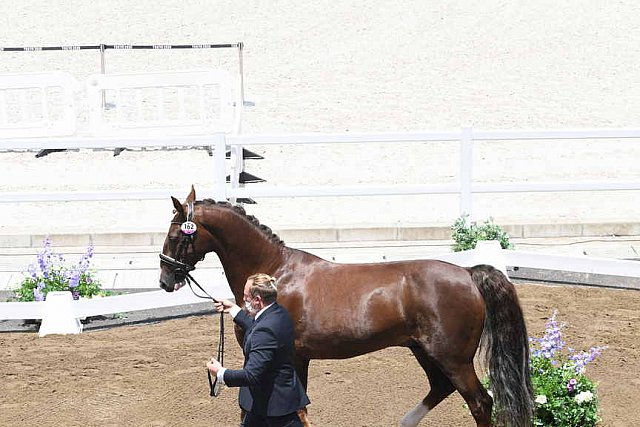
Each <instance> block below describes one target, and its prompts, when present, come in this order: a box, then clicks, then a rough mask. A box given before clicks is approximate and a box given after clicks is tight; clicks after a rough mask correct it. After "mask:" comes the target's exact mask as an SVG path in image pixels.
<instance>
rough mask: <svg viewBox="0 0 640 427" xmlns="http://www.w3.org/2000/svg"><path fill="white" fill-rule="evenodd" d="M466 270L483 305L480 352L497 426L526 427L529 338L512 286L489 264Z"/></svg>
mask: <svg viewBox="0 0 640 427" xmlns="http://www.w3.org/2000/svg"><path fill="white" fill-rule="evenodd" d="M468 270H469V272H470V273H471V278H472V279H473V281H474V282H475V284H476V286H478V289H479V290H480V293H481V294H482V297H483V298H484V302H485V305H486V315H485V321H484V331H483V333H482V340H481V343H480V351H481V355H482V356H484V360H485V363H486V364H487V365H488V367H489V379H490V381H491V388H492V389H493V395H494V400H495V408H496V421H497V425H499V426H510V427H511V426H513V427H529V426H531V425H532V420H533V410H534V402H533V386H532V385H531V376H530V372H529V336H528V335H527V327H526V325H525V323H524V316H523V315H522V308H521V307H520V302H519V301H518V295H517V294H516V290H515V287H514V286H513V283H511V282H510V281H509V279H507V277H506V276H505V275H504V274H503V273H502V272H501V271H499V270H497V269H496V268H494V267H492V266H490V265H476V266H475V267H471V268H469V269H468Z"/></svg>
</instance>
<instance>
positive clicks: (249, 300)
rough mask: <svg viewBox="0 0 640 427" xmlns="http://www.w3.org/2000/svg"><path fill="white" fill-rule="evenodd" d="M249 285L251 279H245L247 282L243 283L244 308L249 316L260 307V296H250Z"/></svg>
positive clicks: (254, 313) (253, 314)
mask: <svg viewBox="0 0 640 427" xmlns="http://www.w3.org/2000/svg"><path fill="white" fill-rule="evenodd" d="M251 285H253V281H252V280H247V283H246V284H245V285H244V295H243V297H244V298H243V299H244V308H245V310H247V312H249V314H250V315H251V316H255V315H256V313H258V312H259V311H260V309H261V308H262V304H261V303H262V298H261V297H260V295H256V296H255V297H253V296H251Z"/></svg>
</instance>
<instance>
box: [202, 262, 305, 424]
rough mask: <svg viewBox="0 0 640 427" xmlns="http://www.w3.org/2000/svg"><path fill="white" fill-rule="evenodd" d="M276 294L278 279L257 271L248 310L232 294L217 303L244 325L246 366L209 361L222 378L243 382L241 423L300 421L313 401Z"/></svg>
mask: <svg viewBox="0 0 640 427" xmlns="http://www.w3.org/2000/svg"><path fill="white" fill-rule="evenodd" d="M277 296H278V288H277V286H276V280H275V279H274V278H273V277H271V276H269V275H267V274H262V273H259V274H254V275H252V276H250V277H249V278H248V279H247V283H246V285H245V287H244V304H245V310H246V311H245V310H242V309H241V308H240V307H239V306H237V305H236V304H234V303H232V302H231V301H228V300H223V301H220V302H217V303H214V307H215V309H216V310H217V311H218V312H222V311H224V312H225V313H229V314H230V315H231V316H232V317H233V321H234V322H235V323H236V324H238V325H239V326H240V327H241V328H242V329H243V330H244V342H243V351H244V368H242V369H240V370H231V369H226V368H224V367H222V365H220V363H219V362H218V361H217V360H215V359H213V358H212V359H211V360H210V361H209V362H208V363H207V368H208V369H209V371H211V373H212V374H214V375H216V377H217V378H218V381H222V382H223V383H224V384H226V385H227V386H229V387H240V398H239V400H240V407H241V408H242V409H243V410H244V411H246V415H245V417H244V420H243V421H242V424H241V426H243V427H276V426H277V427H285V426H287V427H292V426H299V427H302V423H301V422H300V419H299V418H298V414H297V411H298V409H301V408H303V407H305V406H307V405H308V404H309V398H308V397H307V394H306V393H305V391H304V387H303V386H302V384H301V383H300V379H299V378H298V375H297V374H296V372H295V370H294V362H293V358H294V351H295V349H294V344H293V342H294V331H293V323H292V322H291V318H290V317H289V313H287V311H286V310H285V308H284V307H282V306H280V305H279V304H278V303H277V302H276V297H277Z"/></svg>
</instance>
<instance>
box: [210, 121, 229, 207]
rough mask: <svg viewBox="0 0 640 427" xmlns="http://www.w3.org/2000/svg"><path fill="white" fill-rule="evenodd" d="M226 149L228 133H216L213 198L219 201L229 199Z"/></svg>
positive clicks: (214, 142)
mask: <svg viewBox="0 0 640 427" xmlns="http://www.w3.org/2000/svg"><path fill="white" fill-rule="evenodd" d="M226 151H227V139H226V135H225V134H224V133H216V134H215V135H214V141H213V198H214V199H215V200H217V201H219V202H225V201H227V183H226V181H227V174H226V169H225V155H226Z"/></svg>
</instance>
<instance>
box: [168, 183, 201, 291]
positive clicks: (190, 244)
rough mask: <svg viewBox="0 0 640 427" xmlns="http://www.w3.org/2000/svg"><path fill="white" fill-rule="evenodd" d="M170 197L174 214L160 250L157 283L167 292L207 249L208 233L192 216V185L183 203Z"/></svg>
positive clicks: (182, 279)
mask: <svg viewBox="0 0 640 427" xmlns="http://www.w3.org/2000/svg"><path fill="white" fill-rule="evenodd" d="M171 199H172V200H173V206H174V208H175V209H174V212H175V216H174V217H173V219H172V220H171V225H170V226H169V233H168V234H167V237H166V238H165V240H164V246H163V247H162V253H161V254H160V287H161V288H162V289H164V290H165V291H167V292H173V291H174V290H176V291H177V290H178V289H180V288H181V287H182V286H184V284H185V279H186V276H187V274H188V273H189V272H190V271H192V270H194V269H195V265H196V263H197V262H198V261H200V260H202V259H203V258H204V256H205V255H206V253H207V252H209V251H210V249H208V246H209V245H208V244H207V240H208V237H211V236H209V233H208V232H207V231H206V229H205V228H204V227H202V226H201V223H200V222H199V221H198V218H197V217H196V216H195V201H196V192H195V189H194V188H193V186H192V187H191V192H190V193H189V195H188V196H187V200H186V201H185V202H184V204H182V203H180V202H179V201H178V200H177V199H176V198H175V197H172V198H171Z"/></svg>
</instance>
